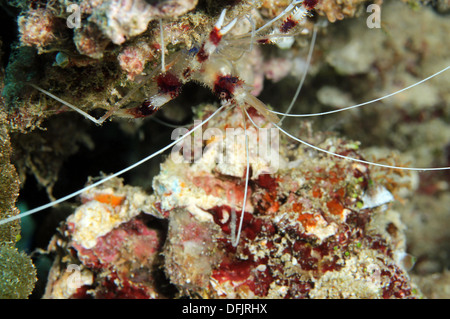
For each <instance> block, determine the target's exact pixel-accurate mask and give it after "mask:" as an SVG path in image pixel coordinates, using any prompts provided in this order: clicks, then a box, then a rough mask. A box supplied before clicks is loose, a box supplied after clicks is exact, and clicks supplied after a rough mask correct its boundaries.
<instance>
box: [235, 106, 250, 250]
mask: <svg viewBox="0 0 450 319" xmlns="http://www.w3.org/2000/svg"><path fill="white" fill-rule="evenodd" d="M243 109H244V108H243ZM245 113H247V111H245ZM242 115H243V117H244V136H245V159H246V161H247V166H246V170H245V190H244V200H243V203H242V209H241V219H240V221H239V228H238V232H237V235H236V238H231V244H232V246H233V247H236V246H237V245H238V244H239V239H240V238H241V231H242V224H243V223H244V215H245V205H246V204H247V192H248V182H249V179H250V155H249V150H248V136H247V129H246V126H247V125H246V123H245V116H244V114H242ZM233 233H234V232H233ZM233 233H232V234H233ZM232 237H234V236H232Z"/></svg>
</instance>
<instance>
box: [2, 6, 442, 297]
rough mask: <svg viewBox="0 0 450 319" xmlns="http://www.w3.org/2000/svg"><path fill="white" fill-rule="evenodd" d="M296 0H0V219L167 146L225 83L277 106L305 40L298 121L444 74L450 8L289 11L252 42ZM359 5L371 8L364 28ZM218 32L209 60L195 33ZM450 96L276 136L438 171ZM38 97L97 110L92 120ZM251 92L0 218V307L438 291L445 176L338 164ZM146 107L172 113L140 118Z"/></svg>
mask: <svg viewBox="0 0 450 319" xmlns="http://www.w3.org/2000/svg"><path fill="white" fill-rule="evenodd" d="M291 2H292V1H288V0H277V1H275V0H274V1H271V0H264V1H258V0H257V1H250V0H243V1H235V0H230V1H227V0H221V1H213V0H159V1H144V0H133V1H123V0H121V1H119V0H79V1H72V2H70V3H69V2H67V1H46V0H38V1H28V0H22V1H20V0H13V1H10V2H9V3H8V5H7V6H5V13H4V15H5V17H6V16H7V17H8V19H5V21H9V22H10V23H11V28H10V29H9V30H16V33H15V34H12V32H10V33H8V34H6V33H2V34H1V38H0V41H1V44H2V52H1V61H2V66H1V73H0V75H1V79H2V82H1V89H2V94H1V99H0V102H1V103H0V167H1V174H0V199H1V201H0V208H1V211H0V217H1V218H2V219H3V218H7V217H11V216H14V215H17V214H18V213H19V211H20V210H26V207H28V208H33V207H35V206H38V205H41V204H45V203H47V202H48V201H49V200H53V199H55V198H60V197H62V196H64V195H67V194H68V193H70V192H72V191H75V190H77V189H79V188H82V187H83V186H84V185H85V184H86V182H87V184H92V183H94V182H96V181H98V180H99V179H100V178H101V177H104V176H108V175H109V174H111V173H114V172H117V171H119V170H120V169H122V168H124V167H125V166H127V165H130V164H132V163H134V162H136V161H137V160H139V159H141V158H143V157H144V156H146V155H148V154H151V153H153V152H155V151H157V150H159V149H161V148H162V147H164V146H166V145H167V144H168V143H169V142H170V141H171V140H174V139H176V138H177V137H179V136H181V135H183V134H185V133H186V132H188V129H191V128H193V126H192V124H191V123H192V121H193V120H197V121H199V120H205V119H206V118H207V117H208V116H210V115H211V114H212V113H213V112H214V111H215V110H217V108H218V105H219V102H220V101H219V100H222V102H223V103H226V102H229V101H230V100H232V99H231V98H230V97H231V96H233V94H235V95H236V96H237V97H236V99H235V100H234V101H236V100H238V98H240V97H241V96H240V95H239V94H238V93H236V92H237V91H238V89H237V88H239V89H240V88H244V89H245V90H247V91H248V92H250V93H251V95H252V96H255V97H258V98H259V99H260V100H261V101H263V102H264V103H265V104H266V105H267V107H268V108H270V109H274V110H276V111H281V112H282V111H285V110H286V109H287V107H288V105H289V104H290V102H291V99H292V97H293V96H294V94H295V91H296V89H297V85H298V83H299V82H300V79H301V77H302V75H303V73H304V72H305V71H306V69H307V68H308V67H307V64H308V62H307V56H308V50H309V47H310V45H311V42H312V41H311V38H312V34H313V33H315V32H317V41H316V42H315V46H314V47H313V51H311V52H312V55H311V61H310V65H309V68H308V71H307V72H308V73H307V76H306V79H305V82H304V86H303V88H302V91H301V93H300V96H299V99H298V102H297V103H296V104H295V105H294V108H293V110H292V111H291V113H296V114H300V113H316V112H323V111H329V110H339V109H340V108H343V107H345V106H350V105H352V104H356V103H359V102H364V101H368V100H370V99H374V98H378V97H380V96H383V95H386V94H389V93H392V92H394V91H396V90H399V89H402V88H404V87H407V86H409V85H411V84H413V83H415V82H417V81H420V80H422V79H424V78H425V77H427V76H429V75H431V74H433V73H435V72H437V71H439V70H441V69H443V68H445V67H447V66H448V65H449V61H450V50H448V33H449V32H450V21H449V19H448V14H449V13H450V8H449V7H450V6H449V5H448V1H445V0H443V1H427V0H423V1H419V0H417V1H406V0H405V1H393V0H391V1H388V0H385V1H381V0H378V1H365V0H352V1H347V0H344V1H341V0H319V1H317V0H305V1H303V3H302V4H299V7H301V8H303V9H305V10H306V9H308V10H310V11H309V14H308V15H307V16H306V15H305V16H302V20H301V23H298V22H297V20H295V16H294V15H293V16H290V18H284V19H280V21H277V22H276V23H275V24H274V25H275V26H277V27H278V28H279V29H277V30H278V32H281V33H284V34H282V36H280V35H279V33H276V30H275V31H274V32H273V33H270V32H272V31H270V29H269V28H268V30H267V32H263V33H262V34H263V35H261V36H260V35H259V33H257V32H256V35H255V30H257V29H258V28H259V27H261V26H262V25H264V23H266V22H268V21H270V20H271V19H274V18H276V17H277V16H278V15H279V14H280V13H281V12H283V10H284V9H285V8H286V7H287V6H288V5H289V4H290V3H291ZM370 4H372V5H375V6H376V8H380V9H381V16H380V21H379V22H380V25H379V26H378V27H370V23H369V22H370V21H369V20H368V19H369V16H370V14H371V13H373V12H372V11H370V10H368V9H367V8H368V7H367V6H368V5H370ZM223 9H227V11H226V16H225V21H224V23H223V25H225V26H226V25H228V24H231V23H233V22H232V21H233V18H235V17H238V18H239V19H238V20H237V22H236V24H235V25H234V26H233V27H232V28H231V29H230V30H229V31H228V33H227V34H225V35H221V34H220V33H218V32H213V31H214V25H215V24H216V23H217V21H218V20H219V16H220V14H221V12H222V10H223ZM295 12H297V11H295ZM2 14H3V13H2ZM372 22H373V21H372ZM212 30H213V31H212ZM269 31H270V32H269ZM252 34H253V35H252ZM242 35H247V37H245V36H242ZM250 39H252V40H255V41H250ZM208 41H209V42H208ZM220 41H221V42H220ZM219 42H220V46H218V48H217V50H216V51H214V50H213V51H211V52H212V53H210V55H211V56H208V54H207V53H205V52H206V51H207V48H208V44H207V43H209V45H210V44H211V43H212V44H217V43H219ZM202 52H203V54H202ZM194 59H196V60H197V61H199V63H200V64H199V65H198V64H195V63H194V62H192V60H194ZM208 59H209V60H210V61H211V63H209V64H208V63H206V62H204V61H206V60H208ZM161 64H164V65H165V71H164V72H162V70H161ZM229 70H232V73H233V74H232V75H233V76H231V75H230V76H229V75H226V76H223V75H222V73H224V74H226V72H228V71H229ZM221 72H222V73H221ZM449 86H450V75H449V74H448V72H446V73H444V74H442V75H440V76H439V77H437V78H434V79H432V80H430V81H428V82H425V83H423V84H421V85H420V86H418V87H416V88H414V89H412V90H410V91H407V92H404V93H402V94H399V95H395V96H393V97H391V98H389V99H388V100H384V101H382V102H378V103H376V104H374V105H368V106H365V107H363V108H358V109H353V110H349V111H346V112H342V113H337V114H333V115H330V116H324V117H312V118H308V119H299V118H286V119H284V120H283V128H284V129H286V130H287V131H288V132H290V133H291V134H292V135H294V136H298V137H300V138H301V139H302V140H305V141H307V142H308V143H310V144H312V145H315V146H317V147H319V148H321V149H324V150H327V151H330V152H333V153H336V154H339V155H343V156H350V157H353V158H356V159H361V160H369V161H373V162H377V163H381V164H387V165H396V166H409V167H443V166H450V125H449V123H450V113H449V110H450V108H449V101H450V91H449V90H448V87H449ZM42 90H45V91H48V92H50V93H51V94H54V95H55V96H57V97H59V98H61V99H62V100H64V101H67V102H68V103H71V104H73V105H76V106H77V108H79V110H81V111H82V112H88V113H89V114H90V115H92V116H94V117H95V118H100V117H102V116H104V115H105V114H106V115H110V116H111V117H109V118H108V120H107V121H105V122H104V123H103V124H102V125H96V124H94V123H92V122H90V121H89V120H87V119H86V118H85V117H83V116H82V115H80V114H79V113H76V112H73V111H72V110H71V106H70V105H68V103H65V104H64V103H62V102H61V100H59V101H58V100H57V99H55V98H52V97H50V96H49V95H48V94H45V93H44V91H42ZM242 96H244V95H242ZM241 100H243V98H241ZM245 101H246V102H245V103H247V106H246V111H247V113H248V114H246V113H245V112H244V111H243V109H242V108H240V107H239V106H237V107H234V108H232V109H231V108H227V109H226V110H224V111H222V112H220V113H219V114H217V115H216V116H215V117H214V118H212V119H211V120H210V121H209V122H208V123H206V124H205V125H203V127H202V128H201V129H200V130H197V131H195V132H194V133H192V134H191V135H189V136H188V137H187V138H186V139H185V140H184V141H183V142H182V143H179V144H177V145H176V146H175V147H174V148H173V149H172V151H171V152H166V153H164V155H161V156H158V157H157V158H154V159H152V160H151V161H148V162H147V163H145V164H144V165H141V166H139V167H137V168H135V169H133V170H132V171H130V172H128V173H127V174H126V175H124V176H123V177H121V178H114V179H111V180H109V181H108V182H106V183H104V184H103V185H101V186H98V187H96V188H93V189H90V190H88V191H85V192H83V193H82V194H81V195H79V196H77V197H76V198H75V199H71V200H70V201H69V202H66V203H63V204H60V205H58V206H56V207H53V208H51V209H48V210H46V211H44V212H41V213H38V214H36V215H34V216H32V217H27V218H24V219H22V223H20V222H19V221H14V222H11V223H8V224H5V225H0V269H1V270H2V271H1V276H2V277H0V298H27V297H30V296H31V297H32V298H42V297H43V298H150V299H158V298H186V297H187V298H424V297H425V298H449V297H450V294H449V289H448V287H449V285H450V279H449V275H448V270H447V269H448V268H449V265H450V255H449V252H450V246H449V243H450V233H449V231H448V229H449V227H448V226H449V224H450V214H449V211H448V207H449V205H450V194H449V183H450V175H449V173H448V171H444V172H408V171H401V170H395V169H385V168H381V167H376V166H371V165H367V164H364V163H360V162H353V161H347V160H343V159H338V158H336V157H334V156H331V155H328V154H325V153H323V152H319V151H317V150H314V149H312V148H311V147H308V146H307V145H305V144H302V143H299V142H297V141H294V140H293V139H290V138H289V137H287V136H285V135H284V134H283V133H282V132H281V131H279V130H278V129H277V128H276V126H274V125H273V124H271V123H270V122H268V121H267V119H268V114H269V113H264V112H262V111H261V109H260V108H259V107H258V105H260V104H257V102H255V100H249V99H247V100H245ZM248 101H253V103H256V104H257V105H255V107H252V106H251V105H250V104H249V102H248ZM165 102H168V103H166V104H165ZM155 103H162V104H165V105H164V106H163V107H161V109H160V110H159V111H158V112H154V111H155V110H154V109H159V107H155V106H154V105H155ZM245 103H242V104H245ZM152 107H153V108H154V109H152ZM153 113H154V114H153ZM263 113H264V114H263ZM150 115H151V116H150ZM249 117H250V118H249ZM250 119H251V120H250ZM252 121H253V122H254V123H253V122H252ZM197 123H198V122H197ZM174 126H175V127H177V126H178V128H174ZM183 126H184V127H183ZM244 133H245V134H247V137H248V140H247V142H246V140H245V139H244V138H243V136H244ZM265 134H268V135H265ZM246 154H248V169H247V156H246ZM247 175H248V177H249V180H248V187H246V177H247ZM89 176H91V177H89ZM244 203H245V204H244ZM243 206H244V207H243ZM18 207H20V210H19V208H18ZM29 222H31V223H32V224H34V225H36V226H35V228H34V231H31V232H27V231H26V228H27V227H26V225H27V224H28V223H29ZM20 224H22V231H21V225H20ZM31 256H32V257H31ZM45 265H47V266H45Z"/></svg>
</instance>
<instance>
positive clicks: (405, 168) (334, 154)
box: [272, 123, 450, 171]
mask: <svg viewBox="0 0 450 319" xmlns="http://www.w3.org/2000/svg"><path fill="white" fill-rule="evenodd" d="M272 124H273V125H275V126H276V127H277V128H278V129H279V130H280V131H281V132H282V133H283V134H285V135H286V136H288V137H290V138H292V139H293V140H295V141H297V142H300V143H302V144H304V145H306V146H308V147H310V148H312V149H315V150H317V151H319V152H323V153H326V154H329V155H332V156H335V157H340V158H343V159H346V160H350V161H353V162H358V163H363V164H368V165H372V166H379V167H384V168H392V169H399V170H406V171H443V170H450V167H432V168H420V167H402V166H394V165H387V164H380V163H374V162H369V161H365V160H360V159H356V158H353V157H349V156H345V155H341V154H337V153H334V152H331V151H327V150H325V149H323V148H320V147H317V146H315V145H312V144H310V143H308V142H305V141H304V140H301V139H299V138H298V137H295V136H293V135H292V134H290V133H288V132H287V131H285V130H284V129H282V128H281V127H280V126H278V125H277V124H275V123H272Z"/></svg>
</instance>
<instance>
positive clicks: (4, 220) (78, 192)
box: [0, 104, 228, 225]
mask: <svg viewBox="0 0 450 319" xmlns="http://www.w3.org/2000/svg"><path fill="white" fill-rule="evenodd" d="M227 106H228V104H223V105H222V106H221V107H219V108H218V109H217V110H216V111H214V113H212V114H211V115H210V116H208V118H206V119H205V120H204V121H202V122H201V123H200V124H199V125H197V126H196V127H194V128H192V129H191V130H190V131H188V132H187V133H186V134H184V135H183V136H181V137H180V138H179V139H177V140H175V141H174V142H172V143H170V144H169V145H167V146H165V147H163V148H161V149H160V150H158V151H156V152H155V153H153V154H151V155H148V156H147V157H145V158H143V159H141V160H140V161H138V162H136V163H134V164H132V165H130V166H128V167H126V168H124V169H122V170H120V171H118V172H116V173H114V174H112V175H109V176H107V177H105V178H103V179H101V180H99V181H98V182H95V183H93V184H91V185H88V186H86V187H84V188H82V189H80V190H77V191H76V192H73V193H71V194H69V195H66V196H64V197H61V198H59V199H57V200H54V201H51V202H50V203H47V204H45V205H42V206H39V207H36V208H33V209H31V210H28V211H25V212H22V213H20V214H17V215H15V216H12V217H8V218H4V219H2V220H0V225H3V224H6V223H9V222H11V221H14V220H16V219H20V218H22V217H25V216H28V215H31V214H34V213H37V212H40V211H41V210H44V209H47V208H50V207H53V206H55V205H58V204H60V203H62V202H65V201H67V200H69V199H71V198H73V197H75V196H78V195H80V194H81V193H83V192H85V191H88V190H90V189H92V188H95V187H97V186H99V185H101V184H103V183H105V182H107V181H109V180H111V179H113V178H115V177H117V176H120V175H122V174H124V173H126V172H128V171H130V170H132V169H134V168H136V167H138V166H139V165H141V164H143V163H145V162H147V161H149V160H150V159H152V158H153V157H155V156H157V155H159V154H161V153H163V152H165V151H166V150H168V149H169V148H171V147H173V146H175V145H176V144H177V143H179V142H180V141H182V140H183V139H184V138H185V137H187V136H189V135H190V134H192V133H193V132H195V131H196V130H198V129H199V128H200V127H202V126H203V125H204V124H205V123H207V122H208V121H209V120H210V119H212V118H213V117H214V116H215V115H216V114H217V113H219V112H220V111H221V110H223V109H224V108H225V107H227Z"/></svg>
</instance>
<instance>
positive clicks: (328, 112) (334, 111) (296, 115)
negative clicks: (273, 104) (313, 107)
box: [267, 65, 450, 117]
mask: <svg viewBox="0 0 450 319" xmlns="http://www.w3.org/2000/svg"><path fill="white" fill-rule="evenodd" d="M449 69H450V65H449V66H447V67H446V68H444V69H442V70H440V71H438V72H436V73H434V74H432V75H430V76H429V77H427V78H425V79H423V80H420V81H419V82H416V83H414V84H412V85H410V86H407V87H405V88H403V89H401V90H399V91H395V92H393V93H390V94H388V95H385V96H382V97H379V98H377V99H374V100H371V101H368V102H364V103H360V104H356V105H352V106H348V107H344V108H341V109H338V110H332V111H327V112H321V113H309V114H287V113H282V112H277V111H273V110H267V111H269V112H270V113H274V114H278V115H283V116H288V117H311V116H321V115H328V114H332V113H338V112H343V111H347V110H350V109H354V108H357V107H360V106H364V105H368V104H372V103H375V102H378V101H381V100H384V99H387V98H388V97H391V96H394V95H397V94H399V93H402V92H404V91H406V90H409V89H412V88H413V87H415V86H418V85H420V84H422V83H424V82H426V81H428V80H430V79H432V78H434V77H436V76H438V75H439V74H441V73H444V72H445V71H447V70H449Z"/></svg>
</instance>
